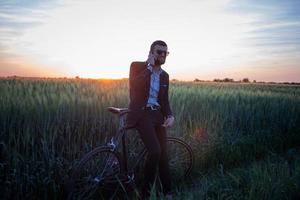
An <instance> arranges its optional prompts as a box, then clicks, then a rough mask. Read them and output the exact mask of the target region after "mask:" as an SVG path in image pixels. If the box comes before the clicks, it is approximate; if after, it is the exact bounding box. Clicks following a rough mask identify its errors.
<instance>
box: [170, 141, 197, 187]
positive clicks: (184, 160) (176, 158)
mask: <svg viewBox="0 0 300 200" xmlns="http://www.w3.org/2000/svg"><path fill="white" fill-rule="evenodd" d="M167 149H168V153H167V154H168V160H169V168H170V174H171V179H172V182H173V183H176V182H177V181H180V180H183V179H185V178H187V177H188V176H189V175H190V173H191V171H192V168H193V164H194V154H193V151H192V148H191V147H190V146H189V145H188V144H187V143H185V142H184V141H182V140H181V139H179V138H173V137H168V138H167Z"/></svg>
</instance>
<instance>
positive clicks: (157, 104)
mask: <svg viewBox="0 0 300 200" xmlns="http://www.w3.org/2000/svg"><path fill="white" fill-rule="evenodd" d="M168 53H169V52H168V47H167V44H166V43H165V42H164V41H161V40H157V41H154V42H153V43H152V45H151V47H150V52H149V56H148V59H147V61H146V62H133V63H131V66H130V73H129V93H130V103H129V109H130V110H131V112H130V113H129V114H128V116H127V125H128V126H131V127H135V128H136V129H137V130H138V132H139V134H140V137H141V139H142V141H143V143H144V145H145V146H146V148H147V151H148V157H147V160H146V163H145V169H144V174H145V180H144V184H143V188H142V196H143V197H147V196H149V194H150V193H149V192H150V190H151V187H152V185H153V183H154V181H155V176H156V171H157V168H158V169H159V170H158V171H159V177H160V180H161V183H162V187H163V192H164V193H165V194H167V193H168V192H169V191H170V188H171V181H170V173H169V164H168V160H167V143H166V128H167V127H171V126H172V125H173V123H174V117H173V115H172V111H171V108H170V104H169V97H168V91H169V75H168V73H167V72H165V71H164V70H163V69H162V68H161V65H163V64H164V63H165V60H166V57H167V55H168Z"/></svg>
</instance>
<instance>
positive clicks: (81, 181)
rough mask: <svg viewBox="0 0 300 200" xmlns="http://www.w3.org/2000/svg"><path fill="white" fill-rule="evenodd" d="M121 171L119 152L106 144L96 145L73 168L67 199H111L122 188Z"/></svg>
mask: <svg viewBox="0 0 300 200" xmlns="http://www.w3.org/2000/svg"><path fill="white" fill-rule="evenodd" d="M103 167H104V168H103ZM122 172H123V166H122V162H121V158H120V156H119V154H118V153H116V152H114V151H113V150H112V149H111V148H110V147H108V146H102V147H97V148H95V149H94V150H92V151H91V152H89V153H87V154H85V155H84V156H83V158H82V159H81V160H80V161H79V163H78V165H77V166H76V167H75V168H74V170H73V172H72V174H71V178H70V180H69V183H68V188H67V189H68V197H67V199H69V200H71V199H99V198H100V199H101V198H102V199H113V195H117V193H118V192H119V191H121V190H124V188H122V184H121V183H122V182H123V181H124V180H123V179H124V177H121V174H122Z"/></svg>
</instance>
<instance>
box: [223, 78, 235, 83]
mask: <svg viewBox="0 0 300 200" xmlns="http://www.w3.org/2000/svg"><path fill="white" fill-rule="evenodd" d="M223 82H234V79H232V78H224V79H223Z"/></svg>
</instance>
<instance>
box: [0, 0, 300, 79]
mask: <svg viewBox="0 0 300 200" xmlns="http://www.w3.org/2000/svg"><path fill="white" fill-rule="evenodd" d="M155 40H163V41H165V42H166V43H167V44H168V50H169V52H170V54H169V56H168V57H167V60H166V63H165V65H163V66H162V68H163V69H164V70H166V71H167V72H168V73H169V75H170V79H177V80H194V79H195V78H198V79H201V80H213V79H215V78H219V79H223V78H233V79H234V80H241V79H243V78H249V79H250V80H256V81H276V82H284V81H288V82H300V56H299V55H300V1H299V0H285V1H282V0H176V1H175V0H164V1H162V0H152V1H149V0H148V1H147V0H86V1H79V0H78V1H77V0H72V1H71V0H66V1H63V0H53V1H46V0H43V1H42V0H0V76H13V75H16V76H29V77H75V76H79V77H86V78H126V77H128V73H129V66H130V63H131V62H132V61H145V60H146V59H147V56H148V52H149V48H150V45H151V43H152V42H153V41H155Z"/></svg>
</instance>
